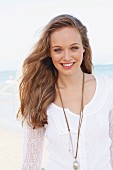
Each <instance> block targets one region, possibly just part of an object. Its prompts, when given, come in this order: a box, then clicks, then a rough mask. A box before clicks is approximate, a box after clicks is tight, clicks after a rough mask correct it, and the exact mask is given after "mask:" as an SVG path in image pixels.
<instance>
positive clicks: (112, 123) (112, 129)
mask: <svg viewBox="0 0 113 170" xmlns="http://www.w3.org/2000/svg"><path fill="white" fill-rule="evenodd" d="M109 136H110V138H111V146H110V157H111V160H110V162H111V166H112V169H113V110H111V111H110V114H109Z"/></svg>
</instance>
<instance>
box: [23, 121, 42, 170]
mask: <svg viewBox="0 0 113 170" xmlns="http://www.w3.org/2000/svg"><path fill="white" fill-rule="evenodd" d="M44 137H45V128H44V127H43V128H39V129H32V128H31V127H30V126H29V125H28V124H27V122H25V123H24V143H23V163H22V170H40V169H41V160H42V152H43V145H44Z"/></svg>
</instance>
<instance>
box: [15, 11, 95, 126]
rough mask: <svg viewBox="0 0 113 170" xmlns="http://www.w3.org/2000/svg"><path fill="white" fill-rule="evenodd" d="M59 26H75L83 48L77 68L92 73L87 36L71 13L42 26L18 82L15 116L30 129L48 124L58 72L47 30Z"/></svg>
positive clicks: (49, 30) (50, 30) (54, 29)
mask: <svg viewBox="0 0 113 170" xmlns="http://www.w3.org/2000/svg"><path fill="white" fill-rule="evenodd" d="M62 27H73V28H76V29H77V30H78V31H79V33H80V35H81V39H82V43H83V48H84V49H85V52H84V56H83V61H82V64H81V70H82V71H83V72H85V73H88V74H91V73H92V66H93V65H92V53H91V47H90V44H89V39H88V36H87V29H86V27H85V26H84V25H83V24H82V23H81V21H80V20H78V19H77V18H75V17H73V16H71V15H67V14H66V15H59V16H57V17H55V18H54V19H52V20H51V21H50V22H49V23H48V24H47V25H46V27H45V28H44V30H43V33H42V35H41V37H40V39H39V41H38V42H37V43H36V45H35V47H34V50H33V51H32V52H31V54H30V55H29V56H28V57H27V58H26V59H25V61H24V63H23V73H22V79H21V82H20V85H19V94H20V108H19V111H18V114H17V118H19V117H21V118H22V122H23V121H24V120H25V118H27V122H28V123H29V125H30V126H31V127H33V128H39V127H43V126H44V125H45V124H47V123H48V121H47V114H46V110H47V108H48V106H49V105H50V104H51V103H52V102H53V101H54V99H55V84H56V81H57V78H58V72H57V70H56V68H55V67H54V65H53V63H52V60H51V57H49V56H50V36H51V33H53V32H54V31H56V30H58V29H59V28H62Z"/></svg>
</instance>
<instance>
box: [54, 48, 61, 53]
mask: <svg viewBox="0 0 113 170" xmlns="http://www.w3.org/2000/svg"><path fill="white" fill-rule="evenodd" d="M54 51H55V52H57V53H59V52H61V51H62V50H61V49H60V48H57V49H54Z"/></svg>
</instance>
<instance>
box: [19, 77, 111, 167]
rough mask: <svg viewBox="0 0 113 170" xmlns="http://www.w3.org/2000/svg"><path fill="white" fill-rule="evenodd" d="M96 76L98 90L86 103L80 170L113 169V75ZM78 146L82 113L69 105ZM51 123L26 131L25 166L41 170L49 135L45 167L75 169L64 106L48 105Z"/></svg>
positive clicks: (81, 133)
mask: <svg viewBox="0 0 113 170" xmlns="http://www.w3.org/2000/svg"><path fill="white" fill-rule="evenodd" d="M95 78H96V91H95V94H94V97H93V98H92V100H91V101H90V102H89V103H88V104H87V105H85V108H84V112H83V115H84V117H83V122H82V126H81V131H80V138H79V148H78V160H79V162H80V170H113V79H112V78H110V77H100V76H95ZM65 112H66V115H67V118H68V122H69V125H70V130H71V135H72V142H73V147H74V151H75V150H76V148H75V147H76V141H77V132H78V121H79V115H77V114H75V113H73V112H71V111H70V110H69V109H68V108H65ZM47 115H48V125H45V127H44V128H41V129H35V130H33V129H31V127H29V126H28V125H27V124H26V126H25V135H24V153H23V155H24V158H23V165H22V170H40V169H41V167H40V166H41V160H42V150H43V144H44V139H45V137H46V139H47V153H48V156H47V160H46V164H45V170H72V169H73V162H74V158H73V154H72V150H71V143H70V138H69V133H68V129H67V124H66V121H65V116H64V113H63V109H62V108H61V107H59V106H57V105H55V104H54V103H52V104H50V106H49V107H48V109H47Z"/></svg>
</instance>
